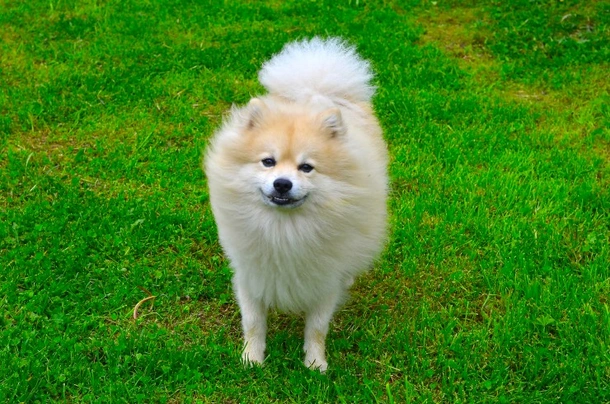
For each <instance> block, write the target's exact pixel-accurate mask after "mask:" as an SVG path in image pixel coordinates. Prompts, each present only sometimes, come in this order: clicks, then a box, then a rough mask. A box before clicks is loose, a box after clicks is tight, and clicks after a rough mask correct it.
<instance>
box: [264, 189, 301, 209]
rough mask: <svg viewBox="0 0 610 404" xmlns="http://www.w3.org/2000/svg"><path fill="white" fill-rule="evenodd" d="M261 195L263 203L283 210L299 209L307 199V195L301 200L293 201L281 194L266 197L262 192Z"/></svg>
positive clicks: (293, 199)
mask: <svg viewBox="0 0 610 404" xmlns="http://www.w3.org/2000/svg"><path fill="white" fill-rule="evenodd" d="M261 193H262V194H263V201H264V202H265V203H266V204H267V205H270V206H281V207H284V208H296V207H299V206H301V205H302V204H303V202H305V199H307V195H305V196H304V197H302V198H299V199H295V198H290V197H289V196H287V195H281V194H271V195H266V194H265V193H264V192H262V191H261Z"/></svg>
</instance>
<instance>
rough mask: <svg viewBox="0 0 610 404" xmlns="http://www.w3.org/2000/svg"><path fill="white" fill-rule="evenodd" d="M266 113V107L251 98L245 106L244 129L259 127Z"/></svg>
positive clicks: (259, 101)
mask: <svg viewBox="0 0 610 404" xmlns="http://www.w3.org/2000/svg"><path fill="white" fill-rule="evenodd" d="M266 113H267V106H266V105H265V103H264V102H262V101H261V100H259V99H258V98H252V99H251V100H250V102H249V103H248V105H247V106H246V127H247V128H248V129H253V128H255V127H256V126H258V125H260V123H261V122H262V121H263V118H264V117H265V114H266Z"/></svg>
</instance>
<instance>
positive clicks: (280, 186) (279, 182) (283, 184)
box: [273, 178, 292, 194]
mask: <svg viewBox="0 0 610 404" xmlns="http://www.w3.org/2000/svg"><path fill="white" fill-rule="evenodd" d="M273 188H275V190H276V191H277V192H279V193H280V194H285V193H286V192H288V191H290V190H291V189H292V182H290V180H287V179H286V178H278V179H276V180H275V181H273Z"/></svg>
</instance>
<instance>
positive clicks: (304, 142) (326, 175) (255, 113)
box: [234, 98, 349, 209]
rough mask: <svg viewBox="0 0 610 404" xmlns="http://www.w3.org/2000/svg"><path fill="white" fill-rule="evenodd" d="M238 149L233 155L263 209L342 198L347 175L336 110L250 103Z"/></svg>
mask: <svg viewBox="0 0 610 404" xmlns="http://www.w3.org/2000/svg"><path fill="white" fill-rule="evenodd" d="M239 115H240V116H239V118H238V119H240V120H241V131H240V132H241V133H240V136H241V144H240V145H236V150H234V152H235V153H238V154H240V160H241V161H242V162H243V163H242V164H241V166H242V167H241V168H240V170H239V175H240V176H245V177H246V179H247V181H246V182H247V184H248V185H246V186H248V187H253V188H254V189H249V190H248V191H249V193H252V192H257V193H258V196H259V198H260V201H261V202H262V203H264V204H265V205H267V206H270V207H273V208H281V209H295V208H298V207H300V206H301V205H304V204H308V203H316V201H317V202H320V201H321V200H323V199H325V198H327V197H328V196H330V195H332V193H333V192H336V193H340V189H339V188H340V185H339V182H340V181H339V180H340V178H341V176H342V175H345V171H346V167H345V165H346V161H348V160H349V159H348V158H346V156H345V150H344V147H343V146H344V139H343V137H344V134H345V133H344V132H345V126H344V124H343V122H342V119H341V113H340V111H339V109H337V108H334V107H331V108H326V107H324V108H320V107H319V106H318V107H316V106H311V105H304V106H303V105H295V104H286V103H284V102H277V101H266V102H265V101H262V100H259V99H256V98H255V99H253V100H252V101H250V103H249V104H248V105H247V106H246V107H245V108H244V109H242V110H240V111H239Z"/></svg>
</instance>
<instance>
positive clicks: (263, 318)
mask: <svg viewBox="0 0 610 404" xmlns="http://www.w3.org/2000/svg"><path fill="white" fill-rule="evenodd" d="M234 285H235V294H236V296H237V302H238V303H239V309H240V311H241V323H242V327H243V330H244V350H243V352H242V354H241V359H242V362H243V363H244V364H246V365H253V364H257V365H261V364H262V363H263V361H264V360H265V346H266V343H265V339H266V335H267V307H265V305H264V304H263V302H262V301H261V300H259V299H255V298H254V297H252V295H251V294H250V292H249V291H248V289H247V288H246V287H243V286H240V285H239V283H238V282H235V283H234Z"/></svg>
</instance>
